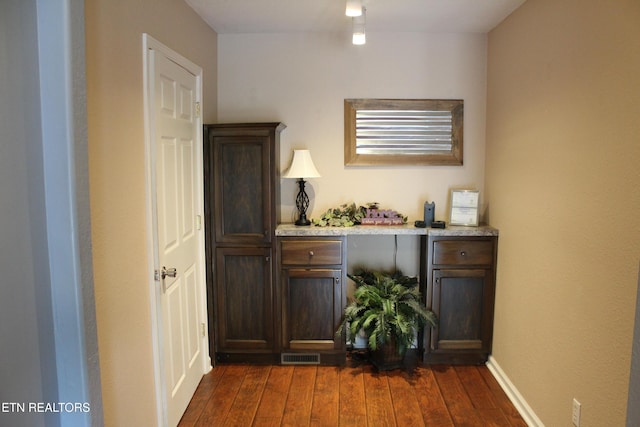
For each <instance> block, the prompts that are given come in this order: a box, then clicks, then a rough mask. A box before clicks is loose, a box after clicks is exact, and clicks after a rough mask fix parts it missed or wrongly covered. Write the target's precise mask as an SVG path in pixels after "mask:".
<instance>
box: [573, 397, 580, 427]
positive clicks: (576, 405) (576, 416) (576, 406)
mask: <svg viewBox="0 0 640 427" xmlns="http://www.w3.org/2000/svg"><path fill="white" fill-rule="evenodd" d="M581 406H582V405H580V402H578V401H577V400H576V399H575V398H574V399H573V411H572V412H571V421H572V422H573V425H574V426H576V427H580V408H581Z"/></svg>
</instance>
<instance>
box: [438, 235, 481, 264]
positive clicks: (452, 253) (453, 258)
mask: <svg viewBox="0 0 640 427" xmlns="http://www.w3.org/2000/svg"><path fill="white" fill-rule="evenodd" d="M433 264H434V265H435V264H443V265H452V264H454V265H455V264H461V265H491V264H493V241H492V240H438V241H435V242H433Z"/></svg>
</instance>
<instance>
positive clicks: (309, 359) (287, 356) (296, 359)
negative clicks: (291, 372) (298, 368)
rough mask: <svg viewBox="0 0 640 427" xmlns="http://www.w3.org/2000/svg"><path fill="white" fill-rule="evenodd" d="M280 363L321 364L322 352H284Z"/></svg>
mask: <svg viewBox="0 0 640 427" xmlns="http://www.w3.org/2000/svg"><path fill="white" fill-rule="evenodd" d="M280 363H281V364H283V365H319V364H320V353H282V354H281V355H280Z"/></svg>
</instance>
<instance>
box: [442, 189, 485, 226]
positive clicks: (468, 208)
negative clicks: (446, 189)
mask: <svg viewBox="0 0 640 427" xmlns="http://www.w3.org/2000/svg"><path fill="white" fill-rule="evenodd" d="M479 202H480V192H479V191H477V190H451V215H450V217H449V224H451V225H466V226H471V227H477V226H478V206H479Z"/></svg>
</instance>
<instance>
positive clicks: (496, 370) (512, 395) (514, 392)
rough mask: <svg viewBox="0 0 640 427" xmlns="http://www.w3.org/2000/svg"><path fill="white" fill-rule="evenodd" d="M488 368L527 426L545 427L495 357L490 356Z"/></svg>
mask: <svg viewBox="0 0 640 427" xmlns="http://www.w3.org/2000/svg"><path fill="white" fill-rule="evenodd" d="M487 368H489V371H491V373H492V374H493V376H494V377H495V379H496V381H498V384H500V387H502V390H504V392H505V393H506V395H507V397H508V398H509V400H511V403H513V406H515V407H516V409H517V410H518V412H519V413H520V415H521V416H522V418H524V421H525V422H526V423H527V425H528V426H530V427H544V424H543V423H542V421H540V418H538V417H537V416H536V414H535V413H534V412H533V409H531V407H530V406H529V405H528V404H527V402H526V401H525V400H524V397H522V395H521V394H520V392H519V391H518V389H517V388H516V386H514V385H513V383H512V382H511V380H509V378H508V377H507V375H506V374H505V373H504V371H503V370H502V368H501V367H500V365H498V362H496V360H495V359H494V358H493V356H489V360H488V361H487Z"/></svg>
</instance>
